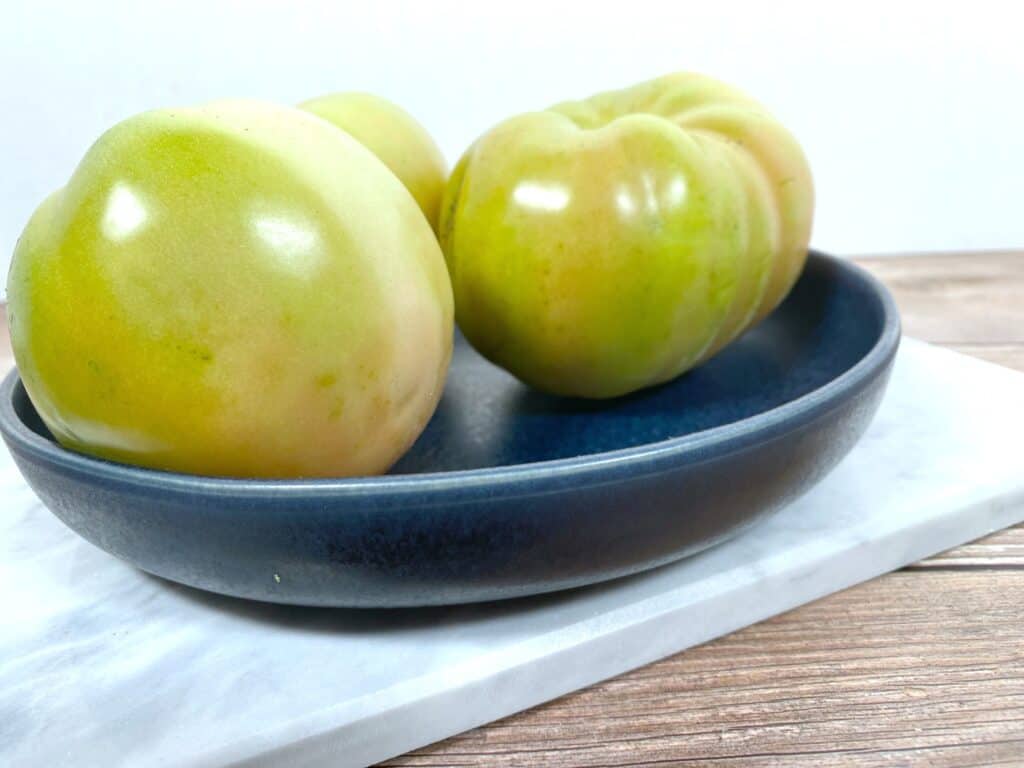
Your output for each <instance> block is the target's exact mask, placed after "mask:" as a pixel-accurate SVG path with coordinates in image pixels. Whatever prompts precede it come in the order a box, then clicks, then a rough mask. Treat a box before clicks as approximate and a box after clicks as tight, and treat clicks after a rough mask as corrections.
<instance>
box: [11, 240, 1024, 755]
mask: <svg viewBox="0 0 1024 768" xmlns="http://www.w3.org/2000/svg"><path fill="white" fill-rule="evenodd" d="M858 261H859V263H861V264H862V265H864V266H865V267H867V268H868V269H870V270H871V271H872V272H874V273H875V274H876V275H878V276H879V277H880V278H881V279H882V280H883V281H885V283H886V284H888V286H889V287H890V288H891V289H892V291H893V293H894V294H895V296H896V300H897V303H898V304H899V306H900V309H901V311H902V314H903V324H904V330H905V331H906V333H907V334H908V335H911V336H916V337H918V338H921V339H925V340H927V341H931V342H935V343H938V344H942V345H943V346H948V347H951V348H953V349H956V350H958V351H960V352H964V353H966V354H970V355H974V356H976V357H981V358H984V359H986V360H991V361H993V362H996V363H1000V364H1002V365H1007V366H1009V367H1011V368H1017V369H1018V370H1024V251H1021V252H1014V253H957V254H952V253H951V254H941V255H900V256H893V257H886V258H870V259H859V260H858ZM0 338H2V339H4V340H6V333H5V332H4V333H2V334H0ZM5 363H6V365H9V364H10V353H9V350H8V349H0V367H6V365H5ZM979 396H983V393H979ZM1021 407H1024V402H1022V404H1021ZM702 763H703V764H713V765H725V766H830V765H843V766H851V765H852V766H876V765H885V766H903V765H928V766H957V767H958V768H959V767H960V766H968V765H979V766H980V765H985V766H991V765H1017V766H1024V527H1018V528H1014V529H1011V530H1008V531H1004V532H1002V533H999V534H996V535H994V536H990V537H989V538H987V539H984V540H982V541H979V542H976V543H974V544H968V545H965V546H962V547H958V548H957V549H954V550H952V551H950V552H946V553H944V554H942V555H939V556H937V557H933V558H931V559H929V560H926V561H924V562H922V563H918V564H916V565H913V566H911V567H909V568H905V569H903V570H902V571H898V572H896V573H892V574H889V575H887V576H884V577H882V578H879V579H875V580H874V581H871V582H868V583H866V584H862V585H860V586H858V587H855V588H853V589H849V590H847V591H845V592H841V593H839V594H836V595H833V596H831V597H828V598H826V599H824V600H819V601H818V602H816V603H813V604H811V605H807V606H805V607H803V608H800V609H798V610H795V611H791V612H790V613H787V614H784V615H782V616H779V617H777V618H775V619H771V620H769V621H765V622H762V623H761V624H757V625H755V626H752V627H749V628H747V629H744V630H742V631H740V632H736V633H734V634H732V635H729V636H727V637H723V638H721V639H719V640H716V641H714V642H711V643H708V644H706V645H703V646H700V647H698V648H694V649H691V650H688V651H685V652H683V653H680V654H677V655H676V656H673V657H671V658H668V659H665V660H664V661H660V662H658V663H656V664H651V665H650V666H647V667H644V668H642V669H638V670H636V671H634V672H631V673H629V674H626V675H622V676H621V677H617V678H615V679H612V680H609V681H607V682H604V683H601V684H599V685H595V686H593V687H591V688H588V689H586V690H583V691H579V692H577V693H573V694H570V695H568V696H565V697H563V698H561V699H559V700H557V701H554V702H551V703H549V704H546V705H544V706H541V707H537V708H536V709H532V710H530V711H527V712H523V713H521V714H519V715H515V716H513V717H509V718H507V719H505V720H502V721H499V722H497V723H492V724H491V725H488V726H485V727H483V728H478V729H476V730H474V731H471V732H469V733H465V734H462V735H460V736H456V737H454V738H451V739H448V740H447V741H444V742H441V743H439V744H435V745H433V746H430V747H427V748H425V749H421V750H418V751H416V752H413V753H410V754H407V755H404V756H402V757H400V758H397V759H395V760H392V761H390V762H389V763H387V765H389V766H488V767H493V768H498V767H500V766H590V767H591V768H598V767H599V766H600V767H601V768H605V767H609V768H610V767H612V766H639V765H656V764H666V765H668V764H671V765H684V764H685V765H690V764H702Z"/></svg>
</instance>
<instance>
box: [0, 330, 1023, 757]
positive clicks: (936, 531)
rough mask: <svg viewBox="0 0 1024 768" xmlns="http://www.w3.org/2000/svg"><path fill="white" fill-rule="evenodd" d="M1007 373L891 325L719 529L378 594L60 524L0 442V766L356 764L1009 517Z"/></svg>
mask: <svg viewBox="0 0 1024 768" xmlns="http://www.w3.org/2000/svg"><path fill="white" fill-rule="evenodd" d="M1022 435H1024V375H1021V374H1018V373H1014V372H1012V371H1009V370H1007V369H1004V368H999V367H997V366H994V365H990V364H987V363H983V362H979V361H976V360H972V359H969V358H966V357H963V356H960V355H956V354H954V353H951V352H947V351H944V350H940V349H936V348H933V347H929V346H927V345H925V344H922V343H920V342H915V341H911V340H905V341H904V342H903V346H902V348H901V350H900V353H899V356H898V358H897V363H896V368H895V371H894V373H893V378H892V382H891V384H890V388H889V392H888V394H887V395H886V398H885V400H884V402H883V404H882V407H881V410H880V412H879V414H878V416H877V418H876V419H875V421H874V423H873V424H872V426H871V427H870V429H869V430H868V432H867V434H866V436H865V437H864V439H863V441H862V442H861V443H860V444H859V445H858V446H857V447H856V448H854V450H853V452H852V453H851V454H850V455H849V456H848V457H847V458H846V459H845V460H844V461H843V462H842V463H841V464H840V465H839V467H838V468H837V469H836V470H835V471H834V472H833V473H832V474H831V475H829V476H828V477H827V478H826V479H825V480H824V481H823V482H822V483H821V484H820V485H819V486H817V487H816V488H815V489H813V490H812V491H811V492H810V493H808V494H807V495H805V496H804V497H803V498H802V499H800V500H799V501H798V502H796V503H794V504H793V505H791V506H790V507H788V508H787V509H785V510H783V511H782V512H780V513H778V514H776V515H774V516H773V517H771V518H770V519H768V520H766V521H765V522H763V523H761V524H759V525H757V526H755V527H754V528H752V529H750V530H748V531H747V532H746V533H744V534H743V535H741V536H740V537H739V538H736V539H734V540H732V541H731V542H728V543H726V544H723V545H721V546H719V547H717V548H715V549H713V550H711V551H708V552H705V553H704V554H701V555H698V556H696V557H693V558H690V559H688V560H686V561H683V562H680V563H677V564H675V565H672V566H668V567H665V568H662V569H660V570H657V571H655V572H652V573H649V574H645V575H641V576H636V577H632V578H629V579H626V580H623V581H619V582H615V583H611V584H607V585H602V586H598V587H592V588H588V589H584V590H580V591H576V592H573V593H567V594H561V595H553V596H547V597H542V598H533V599H528V600H520V601H515V602H511V603H504V604H492V605H483V606H464V607H458V608H450V609H430V610H418V611H396V612H359V611H342V610H330V609H320V610H311V609H302V608H289V607H277V606H267V605H260V604H256V603H247V602H244V601H240V600H233V599H230V598H222V597H216V596H212V595H207V594H205V593H201V592H198V591H196V590H191V589H188V588H184V587H178V586H175V585H171V584H169V583H166V582H163V581H160V580H158V579H155V578H153V577H150V576H147V575H145V574H143V573H141V572H139V571H137V570H135V569H133V568H132V567H130V566H128V565H126V564H124V563H122V562H119V561H118V560H115V559H114V558H112V557H110V556H108V555H107V554H105V553H103V552H101V551H100V550H98V549H96V548H95V547H93V546H91V545H90V544H87V543H86V542H84V541H82V540H81V539H79V538H78V537H77V536H75V535H74V534H72V533H71V532H70V531H68V530H67V529H65V528H64V527H63V526H62V525H61V524H60V523H59V522H58V521H57V520H56V519H55V518H53V517H52V516H51V515H50V514H49V513H48V512H47V511H46V510H45V509H44V508H43V507H42V506H41V504H40V503H39V502H38V501H37V500H36V498H35V497H34V495H33V494H32V492H31V491H30V490H29V489H28V488H27V486H26V485H25V483H24V481H22V479H21V477H20V475H19V474H18V471H17V469H15V467H14V465H13V463H12V462H11V460H10V457H9V456H8V455H7V453H6V451H5V450H3V449H0V498H2V504H3V506H2V514H0V585H2V586H0V589H2V590H3V592H2V595H3V597H2V605H0V607H2V612H0V765H4V766H7V765H10V766H47V768H55V767H56V766H74V767H75V768H87V767H88V766H113V765H131V766H136V767H145V766H214V765H224V764H244V765H267V766H270V765H287V766H295V767H298V766H321V765H330V766H335V767H340V766H357V765H365V764H368V763H372V762H374V761H377V760H381V759H383V758H386V757H389V756H392V755H396V754H399V753H402V752H404V751H407V750H409V749H412V748H415V747H418V746H421V745H424V744H427V743H429V742H432V741H436V740H438V739H442V738H444V737H446V736H449V735H451V734H454V733H457V732H459V731H463V730H466V729H469V728H472V727H474V726H477V725H480V724H482V723H485V722H488V721H491V720H494V719H496V718H499V717H502V716H504V715H508V714H510V713H512V712H516V711H518V710H522V709H525V708H527V707H530V706H533V705H535V704H539V703H540V702H543V701H546V700H549V699H552V698H554V697H556V696H559V695H561V694H564V693H566V692H568V691H572V690H574V689H577V688H580V687H583V686H586V685H588V684H591V683H594V682H596V681H598V680H601V679H604V678H607V677H610V676H612V675H616V674H619V673H621V672H624V671H626V670H628V669H632V668H634V667H638V666H640V665H643V664H647V663H648V662H651V661H653V660H655V659H658V658H661V657H664V656H667V655H669V654H672V653H675V652H677V651H680V650H682V649H684V648H687V647H690V646H692V645H695V644H697V643H701V642H704V641H706V640H709V639H711V638H714V637H717V636H719V635H723V634H725V633H728V632H731V631H733V630H735V629H738V628H740V627H743V626H745V625H748V624H751V623H753V622H756V621H759V620H761V619H764V618H766V617H768V616H772V615H774V614H777V613H780V612H782V611H785V610H788V609H790V608H793V607H795V606H798V605H801V604H802V603H806V602H808V601H810V600H814V599H816V598H819V597H822V596H823V595H826V594H829V593H831V592H835V591H836V590H840V589H843V588H844V587H848V586H850V585H852V584H856V583H857V582H860V581H864V580H865V579H869V578H872V577H874V576H877V575H879V574H882V573H885V572H886V571H890V570H893V569H895V568H898V567H900V566H901V565H904V564H906V563H910V562H913V561H915V560H918V559H920V558H922V557H925V556H927V555H930V554H933V553H935V552H938V551H941V550H943V549H946V548H948V547H951V546H953V545H955V544H959V543H962V542H965V541H968V540H971V539H975V538H978V537H979V536H982V535H984V534H986V533H989V532H991V531H995V530H997V529H1000V528H1003V527H1006V526H1008V525H1011V524H1013V523H1016V522H1019V521H1021V520H1022V519H1024V450H1022V447H1024V438H1022Z"/></svg>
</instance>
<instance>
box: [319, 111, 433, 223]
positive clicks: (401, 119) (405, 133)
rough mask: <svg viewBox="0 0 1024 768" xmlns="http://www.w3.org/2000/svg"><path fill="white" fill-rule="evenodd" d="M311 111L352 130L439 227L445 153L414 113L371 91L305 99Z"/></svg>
mask: <svg viewBox="0 0 1024 768" xmlns="http://www.w3.org/2000/svg"><path fill="white" fill-rule="evenodd" d="M299 109H304V110H306V111H307V112H312V113H313V114H314V115H317V116H319V117H322V118H323V119H324V120H327V121H328V122H329V123H332V124H333V125H335V126H337V127H338V128H341V129H342V130H343V131H346V132H347V133H349V134H350V135H351V136H352V137H353V138H355V139H356V141H358V142H359V143H360V144H362V145H363V146H364V147H366V148H367V149H369V150H370V151H371V152H373V154H375V155H376V156H377V158H378V159H379V160H380V161H381V162H383V163H384V165H386V166H387V167H388V168H390V169H391V172H392V173H394V174H395V176H397V177H398V178H399V180H400V181H401V182H402V183H403V184H404V185H405V187H406V189H408V190H409V192H410V193H411V194H412V196H413V197H414V198H415V199H416V202H417V203H418V204H419V206H420V210H421V211H423V215H424V216H426V217H427V221H429V222H430V226H431V228H432V229H433V230H434V231H437V219H438V215H439V214H440V210H441V197H442V195H443V194H444V185H445V181H446V180H447V178H448V166H447V164H446V163H445V160H444V155H442V154H441V150H440V149H438V147H437V144H435V143H434V140H433V139H432V138H431V137H430V134H429V133H427V131H426V130H425V129H424V128H423V126H422V125H420V124H419V123H418V122H416V120H414V119H413V117H412V116H411V115H410V114H409V113H408V112H406V111H405V110H403V109H402V108H400V107H398V106H396V105H395V104H392V103H391V102H390V101H387V100H385V99H382V98H380V97H379V96H374V95H373V94H370V93H354V92H353V93H334V94H330V95H328V96H321V97H320V98H317V99H310V100H309V101H304V102H303V103H302V104H300V105H299Z"/></svg>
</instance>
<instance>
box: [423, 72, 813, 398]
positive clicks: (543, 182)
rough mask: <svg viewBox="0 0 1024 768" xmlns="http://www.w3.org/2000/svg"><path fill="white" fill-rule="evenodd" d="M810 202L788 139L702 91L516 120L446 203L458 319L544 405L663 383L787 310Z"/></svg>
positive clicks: (762, 114) (735, 98) (729, 94)
mask: <svg viewBox="0 0 1024 768" xmlns="http://www.w3.org/2000/svg"><path fill="white" fill-rule="evenodd" d="M813 198H814V193H813V188H812V183H811V175H810V171H809V169H808V167H807V162H806V160H805V158H804V155H803V153H802V151H801V149H800V147H799V145H798V144H797V142H796V141H795V140H794V139H793V137H792V136H791V135H790V134H789V133H788V132H787V131H786V129H785V128H783V127H782V125H780V124H779V123H778V122H777V121H776V120H775V119H773V118H772V117H771V116H770V115H769V114H768V113H767V112H766V111H765V110H764V108H763V107H761V106H760V105H759V104H757V103H756V102H754V101H753V100H751V99H750V98H749V97H747V96H745V95H744V94H742V93H740V92H739V91H737V90H735V89H733V88H730V87H729V86H727V85H724V84H722V83H720V82H717V81H715V80H712V79H710V78H707V77H703V76H700V75H696V74H675V75H669V76H667V77H662V78H659V79H657V80H653V81H651V82H647V83H643V84H641V85H637V86H635V87H633V88H628V89H626V90H621V91H614V92H610V93H603V94H600V95H597V96H594V97H592V98H590V99H587V100H586V101H578V102H567V103H564V104H559V105H557V106H555V107H552V108H551V109H548V110H547V111H543V112H532V113H528V114H524V115H520V116H518V117H513V118H511V119H509V120H506V121H505V122H503V123H501V124H499V125H497V126H496V127H494V128H493V129H491V130H490V131H488V132H487V133H485V134H484V135H483V136H481V137H480V138H479V139H478V140H477V141H476V142H475V143H474V144H473V145H472V146H471V147H470V148H469V149H468V150H467V151H466V153H465V154H464V155H463V157H462V159H461V160H460V161H459V163H458V165H457V166H456V168H455V170H454V172H453V173H452V177H451V178H450V179H449V182H448V186H447V189H446V192H445V201H444V204H443V206H442V219H441V225H440V237H441V244H442V247H443V248H444V251H445V257H446V259H447V261H448V270H449V273H450V274H451V277H452V285H453V290H454V294H455V312H456V319H457V321H458V323H459V327H460V328H461V329H462V331H463V332H464V333H465V335H466V337H467V338H468V339H469V341H470V342H471V343H472V344H473V345H474V346H475V347H476V348H477V349H478V350H479V351H480V352H481V353H482V354H483V355H484V356H486V357H488V358H489V359H491V360H492V361H494V362H495V363H497V364H499V365H501V366H503V367H505V368H506V369H508V370H509V371H510V372H512V373H513V374H515V375H516V376H518V377H519V378H520V379H522V380H523V381H525V382H527V383H529V384H531V385H533V386H535V387H538V388H540V389H543V390H547V391H549V392H553V393H556V394H561V395H575V396H583V397H594V398H602V397H613V396H617V395H622V394H624V393H627V392H631V391H634V390H637V389H640V388H642V387H647V386H651V385H654V384H658V383H660V382H664V381H667V380H669V379H671V378H673V377H675V376H678V375H679V374H680V373H682V372H683V371H685V370H687V369H689V368H691V367H693V366H694V365H697V364H698V363H700V362H701V361H703V360H705V359H707V358H708V357H709V356H710V355H712V354H714V353H715V352H716V351H718V350H719V349H721V348H722V347H723V346H724V345H725V344H727V343H728V342H729V341H731V340H732V339H734V338H735V337H736V336H737V335H738V334H740V333H741V332H743V331H744V330H745V329H747V328H749V327H750V326H751V325H753V324H754V323H756V322H757V321H758V320H760V319H761V318H763V317H764V316H765V315H767V314H768V313H769V312H771V310H772V309H773V308H774V307H775V306H777V305H778V304H779V302H780V301H781V300H782V299H783V298H784V297H785V295H786V293H787V292H788V291H789V289H790V287H791V286H792V285H793V283H794V282H795V280H796V278H797V276H798V275H799V273H800V270H801V269H802V266H803V263H804V260H805V258H806V253H807V243H808V239H809V237H810V229H811V217H812V211H813Z"/></svg>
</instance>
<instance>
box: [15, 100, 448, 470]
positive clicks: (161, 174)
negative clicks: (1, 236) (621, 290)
mask: <svg viewBox="0 0 1024 768" xmlns="http://www.w3.org/2000/svg"><path fill="white" fill-rule="evenodd" d="M7 295H8V299H9V308H10V314H11V318H10V322H11V337H12V340H13V344H14V353H15V357H16V359H17V362H18V367H19V370H20V372H21V377H22V380H23V381H24V383H25V387H26V389H27V390H28V393H29V396H30V397H31V399H32V402H33V403H34V404H35V406H36V408H37V410H38V411H39V414H40V416H42V418H43V421H44V422H45V423H46V425H47V427H49V429H50V431H51V432H52V433H53V435H54V436H55V437H56V438H57V440H59V441H60V442H61V444H63V445H65V446H66V447H68V448H71V449H74V450H77V451H81V452H84V453H90V454H94V455H97V456H101V457H105V458H109V459H114V460H120V461H124V462H128V463H132V464H139V465H143V466H148V467H154V468H159V469H167V470H176V471H182V472H193V473H199V474H207V475H227V476H244V477H302V476H309V477H313V476H342V475H362V474H370V473H376V472H381V471H384V470H386V469H387V468H388V467H389V466H390V465H391V464H392V462H394V461H395V459H396V458H397V457H398V456H400V455H401V454H402V452H403V451H404V450H405V449H406V448H407V447H408V446H409V445H410V444H411V443H412V441H413V440H414V439H415V438H416V436H417V435H418V434H419V433H420V431H421V430H422V428H423V427H424V425H425V424H426V422H427V420H428V419H429V417H430V415H431V413H432V412H433V410H434V408H435V406H436V404H437V401H438V398H439V396H440V394H441V390H442V386H443V382H444V378H445V374H446V371H447V367H448V362H449V359H450V355H451V343H452V338H451V337H452V297H451V288H450V284H449V282H448V276H447V273H446V270H445V265H444V260H443V257H442V255H441V252H440V249H439V247H438V245H437V241H436V239H435V237H434V234H433V232H431V230H430V227H429V226H428V225H427V223H426V221H425V220H424V218H423V216H422V214H421V213H420V211H419V209H418V208H417V206H416V204H415V202H414V201H413V199H412V197H411V196H410V195H409V193H408V192H407V191H406V190H405V189H404V188H403V186H402V185H401V183H400V182H399V181H398V180H397V179H396V178H395V176H394V175H393V174H392V173H390V172H389V171H388V170H387V168H385V166H384V165H383V164H382V163H381V162H379V161H378V160H377V159H376V158H375V157H374V156H373V155H372V154H371V153H370V152H369V151H367V150H366V149H365V148H364V147H363V146H362V145H360V144H359V143H358V142H356V141H355V140H353V139H352V138H351V137H349V136H347V135H346V134H344V133H343V132H341V131H338V130H336V129H335V128H333V127H331V126H329V125H328V124H326V123H325V122H324V121H322V120H319V119H317V118H314V117H312V116H310V115H308V114H307V113H305V112H302V111H300V110H297V109H291V108H284V107H277V106H273V105H269V104H262V103H258V102H221V103H214V104H210V105H207V106H203V107H199V108H194V109H171V110H159V111H154V112H146V113H144V114H141V115H138V116H136V117H133V118H131V119H129V120H126V121H124V122H122V123H120V124H119V125H117V126H115V127H114V128H112V129H111V130H110V131H108V132H107V133H106V134H104V135H103V136H102V137H101V138H100V139H99V141H97V142H96V144H94V145H93V146H92V148H91V149H90V150H89V151H88V153H87V154H86V156H85V158H84V159H83V160H82V162H81V164H80V165H79V166H78V168H77V169H76V171H75V173H74V175H73V176H72V177H71V180H70V181H69V182H68V184H67V186H66V187H64V188H63V189H61V190H59V191H58V192H56V193H55V194H53V195H52V196H51V197H50V198H48V199H47V200H46V201H45V202H44V203H43V204H42V205H41V206H40V207H39V209H38V210H37V211H36V212H35V214H34V215H33V216H32V218H31V220H30V221H29V223H28V226H27V227H26V229H25V232H24V233H23V235H22V237H21V239H20V240H19V242H18V245H17V247H16V249H15V253H14V259H13V263H12V266H11V271H10V275H9V277H8V285H7Z"/></svg>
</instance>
